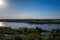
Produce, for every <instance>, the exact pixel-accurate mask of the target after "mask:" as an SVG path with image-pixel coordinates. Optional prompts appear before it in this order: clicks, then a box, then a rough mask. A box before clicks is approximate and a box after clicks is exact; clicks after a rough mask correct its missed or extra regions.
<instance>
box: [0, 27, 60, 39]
mask: <svg viewBox="0 0 60 40" xmlns="http://www.w3.org/2000/svg"><path fill="white" fill-rule="evenodd" d="M41 32H48V34H47V35H41ZM0 40H60V30H59V29H52V30H51V31H47V30H42V29H41V28H38V27H36V28H18V29H12V28H10V27H0Z"/></svg>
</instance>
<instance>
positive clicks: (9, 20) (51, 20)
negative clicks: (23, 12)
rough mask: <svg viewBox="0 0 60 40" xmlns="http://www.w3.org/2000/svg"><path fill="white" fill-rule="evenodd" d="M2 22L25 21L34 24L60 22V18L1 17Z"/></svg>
mask: <svg viewBox="0 0 60 40" xmlns="http://www.w3.org/2000/svg"><path fill="white" fill-rule="evenodd" d="M0 21H1V22H24V23H33V24H60V19H0Z"/></svg>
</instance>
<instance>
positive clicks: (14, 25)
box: [0, 22, 60, 30]
mask: <svg viewBox="0 0 60 40" xmlns="http://www.w3.org/2000/svg"><path fill="white" fill-rule="evenodd" d="M0 26H2V27H12V28H19V27H28V28H35V27H40V28H41V29H44V30H51V29H56V28H58V29H60V24H28V23H13V22H0Z"/></svg>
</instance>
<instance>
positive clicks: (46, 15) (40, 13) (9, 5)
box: [0, 0, 60, 19]
mask: <svg viewBox="0 0 60 40" xmlns="http://www.w3.org/2000/svg"><path fill="white" fill-rule="evenodd" d="M0 19H60V0H0Z"/></svg>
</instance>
